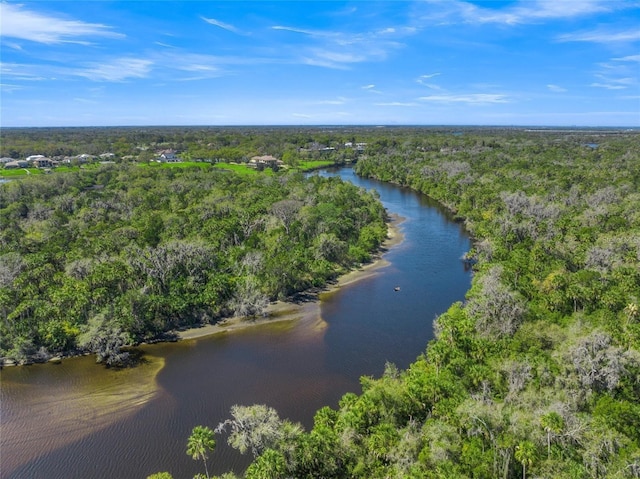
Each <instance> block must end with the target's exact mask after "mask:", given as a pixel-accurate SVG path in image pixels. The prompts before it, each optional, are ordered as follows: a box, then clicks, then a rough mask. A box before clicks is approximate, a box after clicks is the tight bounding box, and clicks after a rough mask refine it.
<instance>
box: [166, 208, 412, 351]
mask: <svg viewBox="0 0 640 479" xmlns="http://www.w3.org/2000/svg"><path fill="white" fill-rule="evenodd" d="M403 221H404V218H402V217H400V216H398V215H391V217H390V221H389V223H388V224H387V239H386V240H385V241H384V243H383V244H382V247H381V249H380V251H379V252H378V253H377V254H376V255H375V256H374V258H373V261H371V262H370V263H367V264H365V265H363V266H361V267H360V268H358V269H357V270H353V271H350V272H348V273H346V274H344V275H342V276H340V277H339V278H338V279H337V280H336V281H335V283H332V284H329V285H327V286H326V287H325V288H322V289H319V290H315V291H306V292H304V293H303V294H302V295H301V296H300V298H301V299H300V300H299V301H276V302H273V303H271V304H270V305H269V306H268V307H267V309H266V311H265V314H264V316H261V317H254V318H245V317H233V318H227V319H224V320H222V321H220V322H218V323H216V324H208V325H204V326H201V327H197V328H190V329H186V330H184V331H178V332H177V337H178V340H192V339H198V338H203V337H206V336H210V335H212V334H221V333H227V332H231V331H237V330H240V329H245V328H250V327H253V326H256V325H260V324H265V323H274V322H279V321H294V320H316V319H319V318H320V300H321V298H322V296H323V295H325V294H330V293H332V292H334V291H337V290H338V289H340V288H342V287H344V286H347V285H349V284H352V283H354V282H356V281H362V280H363V279H366V278H370V277H371V276H373V275H376V274H378V270H379V269H381V268H384V267H385V266H387V265H388V264H389V263H388V262H387V261H386V260H385V259H384V253H385V252H387V251H388V250H389V249H390V248H392V247H394V246H397V245H398V244H400V243H402V241H403V239H404V236H403V234H402V231H401V230H400V224H401V223H402V222H403Z"/></svg>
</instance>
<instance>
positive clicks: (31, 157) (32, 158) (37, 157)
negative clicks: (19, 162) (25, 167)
mask: <svg viewBox="0 0 640 479" xmlns="http://www.w3.org/2000/svg"><path fill="white" fill-rule="evenodd" d="M44 157H45V156H44V155H31V156H27V161H28V162H29V163H31V162H33V161H35V160H39V159H40V158H44Z"/></svg>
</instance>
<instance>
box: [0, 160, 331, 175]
mask: <svg viewBox="0 0 640 479" xmlns="http://www.w3.org/2000/svg"><path fill="white" fill-rule="evenodd" d="M333 164H334V162H333V161H331V160H320V161H301V162H300V163H299V164H298V165H297V166H296V167H295V169H296V170H299V171H309V170H313V169H317V168H324V167H328V166H331V165H333ZM97 166H99V164H97V163H96V164H88V165H83V168H91V167H97ZM139 166H140V167H143V168H191V167H194V166H195V167H198V168H202V169H207V168H212V167H213V168H217V169H221V170H229V171H233V172H235V173H238V174H241V175H256V174H258V173H260V174H263V175H272V174H273V173H274V172H273V170H272V169H271V168H265V169H264V170H262V171H258V170H256V169H254V168H250V167H248V166H246V165H244V164H239V163H214V164H212V163H204V162H200V161H198V162H196V161H182V162H180V163H157V162H150V163H139ZM79 170H80V167H79V166H59V167H57V168H55V169H52V170H46V171H51V172H57V173H63V172H70V171H79ZM43 173H45V170H42V169H38V168H24V169H23V168H19V169H15V170H14V169H11V170H4V169H2V170H0V178H15V177H21V176H26V175H41V174H43Z"/></svg>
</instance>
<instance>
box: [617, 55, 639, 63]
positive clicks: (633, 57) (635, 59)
mask: <svg viewBox="0 0 640 479" xmlns="http://www.w3.org/2000/svg"><path fill="white" fill-rule="evenodd" d="M613 60H614V61H617V62H638V63H640V55H628V56H626V57H620V58H614V59H613Z"/></svg>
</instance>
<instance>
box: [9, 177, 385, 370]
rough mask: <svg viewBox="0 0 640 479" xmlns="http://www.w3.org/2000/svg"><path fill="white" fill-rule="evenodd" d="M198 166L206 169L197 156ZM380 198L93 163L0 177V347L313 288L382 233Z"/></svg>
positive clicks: (21, 355)
mask: <svg viewBox="0 0 640 479" xmlns="http://www.w3.org/2000/svg"><path fill="white" fill-rule="evenodd" d="M206 166H208V165H206ZM385 221H386V213H385V211H384V208H383V207H382V205H381V204H380V202H379V200H378V199H377V197H376V196H375V195H373V194H371V193H367V192H365V191H362V190H360V189H358V188H356V187H355V186H353V185H351V184H348V183H343V182H341V181H339V180H336V179H324V178H320V177H317V176H315V177H311V178H309V179H306V178H305V177H304V176H303V175H302V174H301V173H287V174H284V175H280V176H274V175H262V174H261V175H239V174H234V173H232V172H226V171H221V170H217V169H214V168H201V167H190V168H170V169H166V168H148V167H145V166H140V165H102V166H100V167H98V168H90V169H86V170H79V171H78V172H73V173H71V172H67V173H54V174H51V175H40V176H30V177H22V178H21V179H16V180H12V181H9V182H7V183H5V184H3V185H1V186H0V222H1V223H2V229H1V231H0V337H1V340H0V356H3V357H5V358H8V359H11V360H13V361H16V362H25V361H29V360H33V359H34V358H35V359H41V360H44V359H47V358H49V357H51V355H57V354H65V353H70V352H83V351H90V352H95V353H96V354H97V358H98V360H99V361H101V362H105V363H106V364H109V365H110V364H117V363H122V362H124V361H125V360H126V359H128V358H129V353H128V352H127V351H124V350H123V347H124V346H129V345H133V344H137V343H139V342H141V341H149V340H155V339H158V338H162V337H164V336H163V334H164V333H167V332H169V331H173V330H176V329H178V328H182V327H185V326H197V325H200V324H207V323H215V322H216V321H219V320H220V319H221V318H225V317H228V316H231V315H236V316H242V317H245V316H256V315H260V314H262V313H263V311H264V309H265V307H266V306H267V305H268V304H269V302H270V301H273V300H276V299H284V298H289V297H291V296H292V295H295V294H296V293H298V292H301V291H305V290H308V289H310V288H319V287H322V286H324V285H326V284H327V282H328V281H331V280H333V279H334V278H335V277H336V276H338V275H339V274H341V273H344V272H346V271H348V270H349V269H351V268H353V267H354V266H355V265H357V264H360V263H363V262H367V261H368V260H369V258H370V255H371V254H372V253H374V252H375V251H376V250H377V249H378V247H379V246H380V244H381V242H382V241H383V240H384V239H385V238H386V234H387V226H386V223H385Z"/></svg>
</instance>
